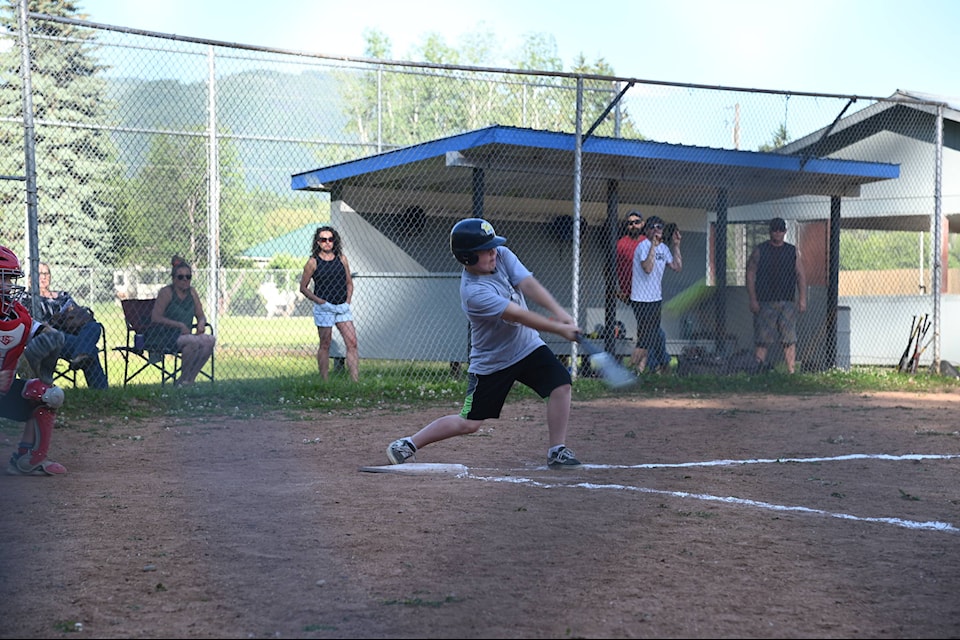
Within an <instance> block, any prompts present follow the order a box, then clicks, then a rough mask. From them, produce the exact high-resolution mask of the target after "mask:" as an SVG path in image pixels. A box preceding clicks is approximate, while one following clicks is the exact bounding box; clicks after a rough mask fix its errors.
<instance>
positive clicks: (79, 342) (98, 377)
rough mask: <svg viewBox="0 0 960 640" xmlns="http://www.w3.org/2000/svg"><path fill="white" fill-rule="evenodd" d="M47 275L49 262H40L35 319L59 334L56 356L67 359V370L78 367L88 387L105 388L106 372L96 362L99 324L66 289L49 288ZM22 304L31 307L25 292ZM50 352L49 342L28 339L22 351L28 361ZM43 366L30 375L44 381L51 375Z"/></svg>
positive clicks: (98, 350) (98, 353)
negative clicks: (61, 335)
mask: <svg viewBox="0 0 960 640" xmlns="http://www.w3.org/2000/svg"><path fill="white" fill-rule="evenodd" d="M51 278H52V276H51V273H50V265H49V264H47V263H46V262H41V263H40V265H39V282H38V285H37V288H38V292H39V294H40V297H39V299H38V300H37V309H36V315H37V319H38V320H40V321H41V322H43V323H45V324H47V325H48V326H49V327H51V328H55V329H56V330H58V331H59V332H60V333H62V334H63V346H62V348H61V349H59V351H58V357H60V358H63V359H64V360H67V361H68V362H69V363H70V368H71V369H74V370H76V369H81V370H82V371H83V376H84V378H85V379H86V381H87V386H88V387H90V388H91V389H106V388H107V386H108V383H107V374H106V373H104V371H103V365H102V364H100V347H99V344H100V338H101V336H102V335H103V325H102V324H100V323H99V322H97V320H96V318H95V317H94V316H93V312H92V311H90V310H89V309H88V308H87V307H83V306H81V305H80V304H78V303H77V302H76V300H74V299H73V296H71V295H70V294H69V293H68V292H66V291H53V290H52V289H51V288H50V281H51ZM24 306H26V307H28V308H29V307H30V306H31V298H30V295H29V294H27V295H25V296H24ZM51 355H52V352H51V351H49V345H45V344H44V343H43V341H37V342H33V341H31V343H30V344H28V345H27V347H26V349H25V350H24V356H25V360H26V362H27V363H28V364H29V363H33V362H39V361H43V360H45V359H49V358H50V356H51ZM53 364H54V367H55V366H56V358H54V359H53ZM43 369H45V370H44V371H33V372H32V374H31V375H35V376H37V377H39V378H41V379H43V380H46V377H47V376H48V373H49V375H52V371H51V372H47V371H46V369H49V367H48V366H44V367H43ZM28 377H29V376H28ZM50 382H52V378H51V380H50Z"/></svg>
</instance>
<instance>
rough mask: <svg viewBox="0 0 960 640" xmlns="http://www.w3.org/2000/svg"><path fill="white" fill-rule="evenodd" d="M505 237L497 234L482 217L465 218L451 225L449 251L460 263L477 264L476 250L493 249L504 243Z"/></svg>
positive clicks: (478, 257) (505, 241)
mask: <svg viewBox="0 0 960 640" xmlns="http://www.w3.org/2000/svg"><path fill="white" fill-rule="evenodd" d="M506 243H507V239H506V238H504V237H502V236H498V235H497V234H496V232H495V231H494V230H493V225H492V224H490V223H489V222H487V221H486V220H484V219H483V218H467V219H466V220H461V221H460V222H458V223H457V224H455V225H453V230H452V231H451V232H450V251H452V252H453V257H455V258H456V259H457V262H459V263H460V264H465V265H467V266H470V265H474V264H477V261H478V260H479V259H480V256H478V255H477V254H476V252H477V251H483V250H484V249H493V248H494V247H499V246H500V245H503V244H506Z"/></svg>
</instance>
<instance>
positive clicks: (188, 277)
mask: <svg viewBox="0 0 960 640" xmlns="http://www.w3.org/2000/svg"><path fill="white" fill-rule="evenodd" d="M177 280H193V275H191V274H182V273H181V274H178V275H177Z"/></svg>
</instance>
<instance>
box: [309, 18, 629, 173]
mask: <svg viewBox="0 0 960 640" xmlns="http://www.w3.org/2000/svg"><path fill="white" fill-rule="evenodd" d="M364 37H365V38H366V39H367V46H366V49H365V55H366V56H367V57H370V58H375V59H389V58H390V57H391V55H392V54H391V45H390V40H389V38H388V37H387V36H385V35H384V34H383V33H382V32H379V31H373V30H368V31H366V32H365V33H364ZM495 40H496V39H495V37H494V36H493V34H492V33H489V32H487V33H479V34H469V35H468V36H466V37H465V39H464V46H463V47H462V48H460V49H457V48H455V47H452V46H450V45H448V44H447V43H446V42H444V41H443V39H442V38H441V37H440V36H439V35H438V34H435V33H428V34H427V35H426V36H425V37H424V39H423V41H422V42H421V43H420V44H419V45H418V46H416V47H415V48H414V50H413V52H412V54H411V55H412V57H413V58H415V59H420V60H423V61H426V62H431V63H436V64H448V65H460V64H469V65H472V66H490V65H491V64H494V63H495V62H496V61H495V60H494V59H493V56H494V53H495V52H496V51H497V48H496V47H494V46H493V45H492V44H491V43H493V42H495ZM510 64H511V66H513V67H514V68H519V69H529V70H536V71H551V72H559V71H562V63H561V60H560V58H559V56H558V55H557V46H556V41H555V40H554V38H553V36H551V35H548V34H542V33H530V34H526V35H525V36H524V40H523V43H522V45H521V47H520V50H519V53H518V54H517V57H516V58H514V59H513V60H511V61H510ZM574 71H575V72H578V73H584V74H590V75H613V69H612V68H611V67H610V66H609V64H607V62H606V61H605V60H603V59H602V58H601V59H600V60H598V61H597V62H595V63H593V64H592V65H591V64H588V63H587V62H586V60H585V59H584V57H583V56H582V55H581V56H580V57H579V58H578V59H577V60H576V61H575V63H574ZM339 74H340V75H339V78H340V81H341V82H340V86H341V91H342V100H343V102H344V105H345V108H346V111H347V113H348V115H349V122H348V124H347V127H346V129H347V131H348V132H349V133H351V134H354V135H356V136H357V137H358V139H359V142H360V143H361V145H360V146H359V147H357V148H355V149H353V150H345V149H326V150H324V152H323V154H322V155H323V157H322V158H320V161H321V162H326V164H333V163H335V162H339V161H342V160H344V159H346V158H345V157H344V156H350V157H357V156H360V155H369V154H370V153H371V152H373V153H375V152H377V151H379V150H387V149H390V148H395V147H398V146H405V145H410V144H416V143H420V142H424V141H427V140H432V139H436V138H440V137H446V136H450V135H454V134H457V133H462V132H464V131H471V130H474V129H478V128H482V127H486V126H490V125H494V124H500V125H508V126H520V127H530V128H536V129H547V130H552V131H573V129H574V116H575V114H576V80H575V79H573V78H567V77H560V76H544V75H537V74H531V75H520V76H516V75H510V76H503V75H500V74H496V73H488V72H479V71H478V72H459V71H458V72H454V71H450V72H446V71H436V70H432V71H427V70H423V69H420V68H416V67H406V68H404V67H396V66H383V67H380V68H376V69H374V70H371V71H359V72H358V71H356V70H350V71H342V72H339ZM620 89H621V88H620V87H619V86H618V85H617V84H616V83H614V82H612V81H603V80H599V81H597V80H593V81H591V82H590V83H589V85H588V86H587V87H586V92H585V93H586V94H587V101H586V102H587V104H586V105H585V109H584V121H585V122H586V123H587V126H589V124H592V122H593V121H594V120H596V119H597V118H598V117H599V116H600V114H601V113H603V111H604V109H606V108H607V105H608V104H610V102H611V101H612V100H613V99H614V98H615V97H616V96H617V95H618V93H619V91H620ZM621 117H622V124H621V130H620V131H621V136H625V137H632V138H641V139H642V138H643V136H642V135H640V134H639V133H638V132H637V131H636V128H635V127H634V125H633V123H632V122H631V121H630V118H629V114H627V113H626V111H625V110H623V111H621ZM613 118H614V115H613V114H612V113H611V114H608V116H607V117H606V118H605V120H604V123H603V125H602V126H601V127H600V128H599V129H598V130H597V131H596V134H597V135H612V134H613V131H614V123H613ZM351 154H352V155H351Z"/></svg>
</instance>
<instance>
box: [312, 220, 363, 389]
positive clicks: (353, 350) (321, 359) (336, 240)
mask: <svg viewBox="0 0 960 640" xmlns="http://www.w3.org/2000/svg"><path fill="white" fill-rule="evenodd" d="M311 280H312V281H313V287H311V286H310V281H311ZM300 293H302V294H303V295H304V296H305V297H306V298H307V299H308V300H313V320H314V322H315V323H316V325H317V335H318V336H319V338H320V346H319V347H317V367H319V369H320V377H322V378H323V379H324V380H326V379H327V376H328V373H329V370H330V339H331V338H332V337H333V325H337V329H339V331H340V335H341V336H342V337H343V344H344V346H345V347H346V348H347V358H346V360H347V371H349V372H350V379H351V380H353V381H354V382H356V381H357V379H358V372H357V369H358V367H359V361H360V356H359V354H358V351H357V330H356V329H355V328H354V326H353V314H351V313H350V301H351V300H352V299H353V277H351V275H350V264H349V263H348V262H347V256H345V255H343V249H342V246H341V244H340V234H339V233H337V230H336V229H334V228H333V227H331V226H328V225H325V226H322V227H320V228H319V229H317V231H316V233H314V234H313V248H312V250H311V251H310V259H309V260H307V264H306V265H304V267H303V275H302V276H300Z"/></svg>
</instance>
